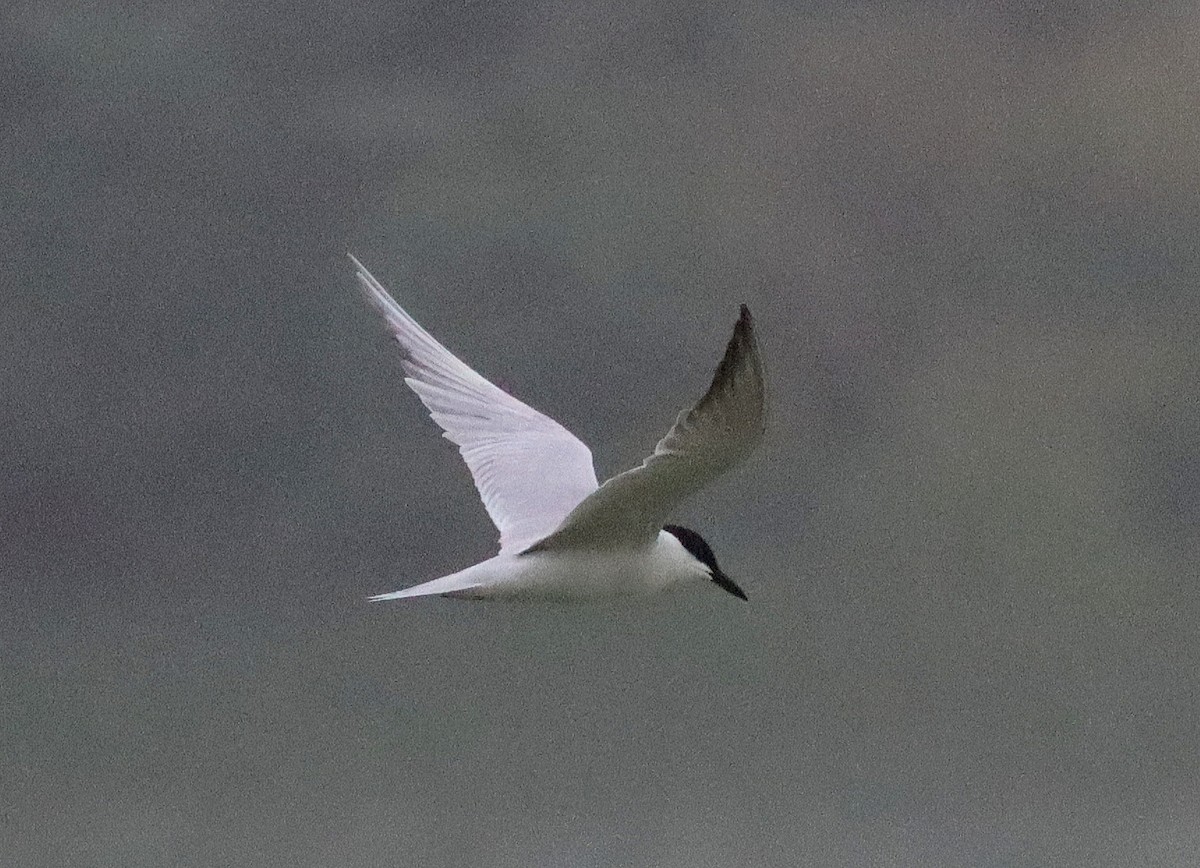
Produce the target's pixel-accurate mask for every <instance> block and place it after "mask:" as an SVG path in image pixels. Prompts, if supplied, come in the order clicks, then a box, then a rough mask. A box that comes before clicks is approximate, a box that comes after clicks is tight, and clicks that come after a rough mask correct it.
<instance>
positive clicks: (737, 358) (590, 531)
mask: <svg viewBox="0 0 1200 868" xmlns="http://www.w3.org/2000/svg"><path fill="white" fill-rule="evenodd" d="M766 410H767V400H766V376H765V373H764V370H763V363H762V357H761V355H760V353H759V350H758V340H757V338H756V337H755V334H754V319H753V317H751V315H750V311H749V309H748V308H747V307H746V305H742V306H741V312H740V315H739V317H738V321H737V323H736V324H735V325H734V328H733V334H732V335H731V336H730V338H729V342H728V343H727V344H726V346H725V353H724V355H723V356H722V357H721V362H720V364H719V365H718V366H717V370H716V372H715V373H714V374H713V379H712V382H711V383H710V384H709V387H708V390H707V391H706V392H705V393H704V396H703V397H701V398H700V400H699V401H697V402H696V404H695V405H694V406H693V407H692V408H691V409H689V410H684V411H683V412H682V413H680V414H679V417H678V418H677V419H676V421H675V424H674V425H673V426H672V427H671V430H670V431H668V432H667V434H666V436H664V437H663V438H662V439H661V440H660V441H659V442H658V445H657V446H655V448H654V452H653V453H652V454H651V455H650V456H649V457H648V458H646V459H645V460H644V461H643V462H642V463H641V464H640V465H639V466H637V467H635V468H633V469H631V470H627V471H625V472H624V473H620V474H618V475H616V476H614V477H612V478H611V479H609V480H608V481H606V482H605V483H604V484H603V485H601V486H600V488H599V489H597V490H596V491H595V492H594V493H593V494H591V495H589V496H588V497H587V498H586V499H585V500H584V501H583V502H582V503H580V504H579V506H577V507H576V508H575V509H574V510H572V512H571V514H570V515H568V516H567V517H566V519H565V520H564V521H563V523H562V526H561V527H560V528H558V529H557V530H556V531H554V533H552V534H551V535H550V536H548V537H547V538H546V539H544V540H541V541H540V542H538V543H537V544H536V545H535V546H533V547H531V549H530V550H541V549H550V548H560V547H564V548H565V547H588V546H604V545H618V544H622V543H633V542H637V541H644V540H647V539H653V538H654V536H655V535H657V534H658V532H659V530H660V529H661V528H662V525H663V523H664V522H665V521H666V519H667V517H668V515H669V513H670V511H671V510H672V509H674V508H675V506H676V505H677V504H679V503H680V502H681V501H682V500H683V499H684V498H686V497H688V496H689V495H692V494H695V493H696V492H697V491H699V490H700V489H701V488H703V487H704V486H706V485H707V484H708V483H710V482H711V481H712V480H714V479H716V478H717V477H718V476H720V475H721V474H723V473H725V472H726V471H728V470H729V469H730V468H732V467H734V466H735V465H737V464H739V463H740V462H741V461H743V460H744V459H745V458H746V457H747V456H748V455H749V454H750V453H751V452H752V451H753V449H754V447H755V446H756V445H757V444H758V441H759V440H760V439H761V438H762V434H763V431H764V430H765V427H766Z"/></svg>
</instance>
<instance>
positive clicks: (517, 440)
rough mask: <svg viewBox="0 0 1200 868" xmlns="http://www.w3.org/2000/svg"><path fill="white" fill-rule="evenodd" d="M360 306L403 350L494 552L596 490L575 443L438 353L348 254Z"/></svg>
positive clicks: (558, 518)
mask: <svg viewBox="0 0 1200 868" xmlns="http://www.w3.org/2000/svg"><path fill="white" fill-rule="evenodd" d="M350 261H351V262H352V263H354V267H355V269H356V270H357V278H358V282H359V285H360V286H361V287H362V290H363V292H364V294H365V295H366V297H367V300H368V301H369V302H370V303H371V305H372V307H374V308H375V310H376V311H378V312H379V313H380V314H381V315H382V316H383V318H384V320H385V321H386V322H387V325H388V329H389V331H390V332H391V333H392V336H393V337H394V338H395V340H396V342H397V343H398V344H400V347H401V349H402V351H403V355H402V357H401V364H402V366H403V368H404V372H405V374H406V375H407V376H406V377H405V379H404V381H405V383H406V384H407V385H408V386H409V388H411V389H412V390H413V391H414V392H416V394H417V397H419V398H420V399H421V402H422V403H423V404H424V405H425V407H426V408H427V409H428V410H429V414H430V416H431V417H432V418H433V420H434V421H435V422H436V423H437V424H438V425H439V426H440V427H441V428H442V431H443V432H444V436H445V437H446V438H447V439H448V440H450V441H451V442H453V443H455V444H456V445H457V446H458V447H459V452H460V453H461V454H462V456H463V459H464V460H465V461H466V463H467V467H468V468H469V469H470V471H471V476H472V478H473V479H474V481H475V487H476V488H477V489H478V491H479V495H480V497H481V498H482V500H483V504H484V507H485V508H486V509H487V512H488V515H489V516H491V519H492V521H493V522H494V523H495V525H496V527H497V529H498V530H499V531H500V550H501V551H502V552H503V551H512V550H516V551H520V550H521V549H523V548H525V547H527V546H529V545H530V544H531V543H533V542H535V541H537V540H539V539H541V538H543V537H545V536H546V535H547V534H549V533H550V532H552V531H553V530H554V529H555V528H556V527H558V526H559V524H560V523H561V522H562V520H563V519H564V518H565V517H566V516H567V514H568V513H570V512H571V510H572V509H574V508H575V507H576V506H577V505H578V504H579V503H580V502H581V501H582V500H583V499H584V498H585V497H587V496H588V495H589V494H591V493H592V492H593V491H595V490H596V487H597V482H596V472H595V470H594V469H593V466H592V453H591V450H590V449H588V447H587V445H586V444H584V443H583V442H582V441H581V440H580V439H579V438H578V437H576V436H575V435H574V434H572V433H571V432H570V431H568V430H567V429H566V428H564V427H563V426H562V425H560V424H559V423H558V422H556V421H554V420H553V419H551V418H550V417H549V416H546V415H544V414H543V413H539V412H538V411H537V410H534V409H533V408H532V407H530V406H529V405H528V404H525V403H524V402H522V401H520V400H518V399H517V398H514V397H513V396H512V395H510V394H508V393H507V392H505V391H503V390H502V389H500V388H499V387H497V386H496V385H494V384H493V383H491V382H490V381H488V380H487V379H485V378H484V377H482V376H480V375H479V374H478V373H476V372H475V371H474V370H473V369H472V368H471V367H469V366H468V365H467V364H466V363H465V362H463V361H462V360H461V359H459V358H458V357H457V356H455V355H454V354H453V353H451V352H450V351H449V350H448V349H446V348H445V347H444V346H443V345H442V344H441V343H440V342H439V341H438V340H437V339H436V338H434V337H433V336H432V335H431V334H429V332H427V331H426V330H425V329H424V328H422V327H421V325H420V324H419V323H417V321H416V320H415V319H413V318H412V316H410V315H409V313H408V312H407V311H405V310H404V308H402V307H401V306H400V305H399V304H398V303H397V302H396V300H395V299H394V298H392V296H391V295H390V294H389V293H388V291H387V290H386V289H384V287H383V285H382V284H381V283H380V282H379V281H378V280H376V279H375V277H374V276H373V275H372V274H371V273H370V272H369V271H367V269H366V268H365V267H364V266H363V264H362V263H361V262H359V261H358V260H357V259H356V258H355V257H354V256H352V255H351V256H350Z"/></svg>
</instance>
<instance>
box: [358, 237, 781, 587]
mask: <svg viewBox="0 0 1200 868" xmlns="http://www.w3.org/2000/svg"><path fill="white" fill-rule="evenodd" d="M350 260H351V262H353V263H354V267H355V269H356V270H357V277H358V283H359V285H360V286H361V288H362V290H363V292H364V294H365V295H366V298H367V300H368V301H369V302H370V303H371V305H372V306H373V307H374V308H375V310H376V311H377V312H378V313H380V314H381V315H382V316H383V319H384V320H385V322H386V323H387V327H388V329H389V330H390V331H391V333H392V336H393V337H394V338H395V339H396V342H397V343H399V344H400V348H401V350H402V353H403V354H402V356H401V359H400V363H401V365H402V366H403V368H404V372H405V374H406V376H405V378H404V382H405V383H407V384H408V386H409V388H411V389H412V390H413V391H414V392H416V393H417V397H419V398H420V399H421V401H422V403H424V405H425V407H426V408H427V409H428V410H429V414H430V416H431V417H432V418H433V421H434V422H436V423H437V424H438V425H440V426H441V428H442V431H443V432H444V433H443V436H445V437H446V438H447V439H449V440H450V441H451V442H453V443H455V444H456V445H457V446H458V448H459V451H460V452H461V453H462V456H463V458H464V459H465V460H466V462H467V467H468V468H470V471H471V475H472V477H473V478H474V480H475V487H476V488H477V489H478V490H479V495H480V497H481V498H482V499H483V505H484V507H485V508H486V509H487V512H488V515H489V516H491V519H492V521H493V522H494V523H495V525H496V528H497V529H498V530H499V531H500V551H499V553H498V554H497V555H495V556H494V557H492V558H489V559H488V560H485V561H482V562H480V563H478V564H475V565H474V566H470V567H467V568H466V569H464V570H460V571H458V572H456V573H451V574H450V575H448V576H442V577H441V578H438V579H433V580H432V581H427V582H424V583H422V584H419V585H414V586H412V587H409V588H404V589H402V590H399V591H392V592H391V593H386V594H378V595H376V596H373V597H369V598H368V599H370V600H400V599H406V598H408V597H426V596H433V595H437V596H442V597H453V598H464V599H476V600H489V599H496V600H505V599H507V600H558V601H565V602H582V601H586V600H602V599H605V598H613V597H625V596H639V595H647V594H653V593H656V592H658V591H663V590H666V589H668V588H672V587H678V586H685V585H689V584H699V583H700V582H705V583H711V584H715V585H716V586H717V587H719V588H721V589H723V590H725V591H728V592H729V593H731V594H733V595H734V596H735V597H739V598H740V599H742V600H745V599H747V598H746V594H745V593H744V592H743V591H742V589H741V588H740V587H738V586H737V584H735V583H734V581H733V580H732V579H730V578H729V576H727V575H725V573H724V572H722V571H721V568H720V567H719V566H718V565H717V559H716V556H715V555H714V554H713V551H712V548H711V547H710V546H709V545H708V543H707V542H705V540H704V538H703V537H701V536H700V534H698V533H696V532H695V531H694V530H689V529H687V528H685V527H680V526H679V525H674V524H668V523H666V519H667V517H668V515H669V513H670V512H671V510H672V509H673V508H674V507H675V506H676V505H677V504H679V503H680V501H682V500H683V499H684V498H686V497H688V496H689V495H692V494H694V493H696V492H697V491H699V490H700V489H701V488H703V487H704V486H705V485H707V484H708V483H709V482H711V481H712V480H713V479H715V478H716V477H717V476H719V475H721V474H722V473H724V472H725V471H727V470H729V469H730V468H731V467H733V466H735V465H736V464H738V463H740V462H741V461H743V460H744V459H745V458H746V456H747V455H749V454H750V452H751V451H752V450H753V449H754V447H755V445H757V443H758V441H759V439H760V438H761V436H762V433H763V430H764V427H765V419H766V388H765V384H764V377H763V364H762V360H761V358H760V357H759V352H758V344H757V341H756V340H755V336H754V321H753V319H752V318H751V316H750V311H749V310H748V309H747V308H746V306H745V305H742V306H741V315H740V316H739V317H738V320H737V324H736V325H735V326H734V329H733V336H732V337H731V338H730V339H729V343H728V345H727V346H726V348H725V355H724V356H723V357H722V359H721V362H720V364H719V365H718V367H717V370H716V374H715V375H714V376H713V379H712V384H711V385H710V386H709V387H708V391H707V392H705V393H704V397H702V398H701V399H700V400H699V401H698V402H697V403H696V404H695V405H694V406H692V407H691V408H690V409H687V410H684V411H683V412H682V413H680V414H679V416H678V418H677V419H676V421H675V424H674V425H673V426H672V427H671V430H670V431H668V432H667V434H666V436H664V437H663V438H662V439H661V440H660V441H659V442H658V445H657V446H656V447H655V448H654V452H653V454H651V455H650V456H649V457H648V458H646V459H645V460H644V461H643V462H642V463H641V464H640V465H639V466H637V467H635V468H633V469H632V470H627V471H625V472H624V473H620V474H618V475H616V476H614V477H612V478H611V479H609V480H608V481H607V482H605V483H604V484H603V485H600V484H598V482H597V480H596V471H595V470H594V468H593V466H592V453H591V450H590V449H588V447H587V446H586V445H585V444H584V443H583V441H581V440H580V439H579V438H578V437H576V436H575V435H574V434H572V433H571V432H570V431H568V430H567V429H566V428H564V427H563V426H562V425H560V424H559V423H558V422H555V421H554V420H553V419H551V418H550V417H548V416H545V415H543V414H542V413H539V412H538V411H537V410H534V409H533V408H532V407H530V406H528V405H527V404H524V403H522V402H521V401H519V400H517V399H516V398H514V397H513V396H512V395H510V394H508V393H507V392H505V391H503V390H501V389H500V388H498V387H497V386H495V385H493V384H492V383H491V382H489V381H488V380H486V379H484V378H483V377H482V376H480V375H479V374H477V373H476V372H475V371H474V370H472V369H471V368H470V367H468V366H467V365H466V364H465V363H463V362H462V361H460V360H459V359H458V358H457V357H456V356H454V355H453V354H452V353H451V352H450V351H449V350H447V349H446V348H445V347H444V346H442V344H441V343H439V342H438V341H437V340H436V339H435V338H434V337H433V336H432V335H430V334H429V332H427V331H425V329H423V328H422V327H421V326H420V325H418V324H417V321H416V320H414V319H413V318H412V317H411V316H409V314H408V313H407V312H406V311H405V310H404V309H403V308H402V307H400V305H399V304H397V303H396V301H395V299H393V298H392V297H391V295H389V294H388V292H387V290H385V289H384V288H383V286H382V284H380V283H379V281H378V280H376V279H375V278H374V277H373V276H371V273H370V272H369V271H367V269H366V268H364V267H363V265H362V263H361V262H359V261H358V260H357V259H355V258H354V257H353V256H351V257H350Z"/></svg>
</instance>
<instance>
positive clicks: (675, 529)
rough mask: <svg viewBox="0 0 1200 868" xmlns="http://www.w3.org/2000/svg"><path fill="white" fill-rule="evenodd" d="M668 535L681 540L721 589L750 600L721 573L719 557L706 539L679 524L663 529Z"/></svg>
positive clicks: (688, 551) (731, 580) (669, 525)
mask: <svg viewBox="0 0 1200 868" xmlns="http://www.w3.org/2000/svg"><path fill="white" fill-rule="evenodd" d="M663 530H665V531H666V532H667V533H669V534H671V536H673V537H675V539H677V540H679V542H680V543H681V544H682V545H683V547H684V548H685V549H686V550H687V553H688V554H690V555H691V556H692V557H693V558H695V559H696V561H698V562H699V565H700V566H701V567H702V568H703V570H704V571H705V573H707V575H708V577H709V579H711V580H712V582H713V583H714V584H715V585H717V587H719V588H721V590H723V591H728V592H729V593H731V594H733V595H734V596H735V597H738V598H740V599H742V600H746V599H748V598H747V597H746V593H745V591H743V590H742V589H741V588H739V587H738V586H737V584H736V583H735V582H734V581H733V579H731V578H729V576H727V575H725V574H724V573H723V572H721V568H720V567H719V566H717V556H716V555H714V554H713V550H712V547H711V546H710V545H709V544H708V543H707V542H705V541H704V537H702V536H700V534H698V533H696V532H695V531H694V530H690V529H689V528H686V527H680V526H679V525H677V524H668V525H666V526H664V527H663Z"/></svg>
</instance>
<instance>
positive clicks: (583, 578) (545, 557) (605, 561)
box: [374, 530, 710, 602]
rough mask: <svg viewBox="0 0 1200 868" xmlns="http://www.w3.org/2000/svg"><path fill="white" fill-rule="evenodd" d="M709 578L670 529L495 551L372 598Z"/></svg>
mask: <svg viewBox="0 0 1200 868" xmlns="http://www.w3.org/2000/svg"><path fill="white" fill-rule="evenodd" d="M709 578H710V576H709V574H708V573H707V571H705V570H704V569H703V568H702V567H701V565H700V564H698V562H697V561H696V559H695V558H693V557H692V556H691V555H690V554H689V553H688V551H687V550H686V549H685V548H684V547H683V545H682V543H680V542H679V540H678V539H676V538H675V537H674V536H673V535H672V534H670V533H668V532H667V531H665V530H664V531H661V532H660V533H659V535H658V536H657V537H655V539H654V540H653V541H652V542H650V543H649V544H643V545H636V546H620V547H609V548H599V549H566V550H558V551H556V550H549V551H532V552H526V553H519V554H515V555H513V554H499V555H496V556H495V557H492V558H488V559H487V560H486V561H481V562H480V563H477V564H475V565H474V566H470V567H467V568H466V569H465V570H460V571H458V572H457V573H451V574H450V575H448V576H443V577H442V578H440V579H434V580H433V581H432V582H425V583H424V584H421V585H417V586H416V587H413V588H406V589H405V590H403V591H393V592H392V593H390V594H380V595H379V596H378V597H375V598H374V599H380V600H398V599H403V598H405V597H418V596H427V595H429V594H440V595H442V596H446V597H457V598H460V599H468V600H545V601H556V602H587V601H593V600H602V599H607V598H614V597H641V596H646V595H648V594H654V593H657V592H659V591H663V590H666V589H667V588H670V587H672V586H678V585H680V584H683V583H686V582H688V581H700V580H708V579H709Z"/></svg>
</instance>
